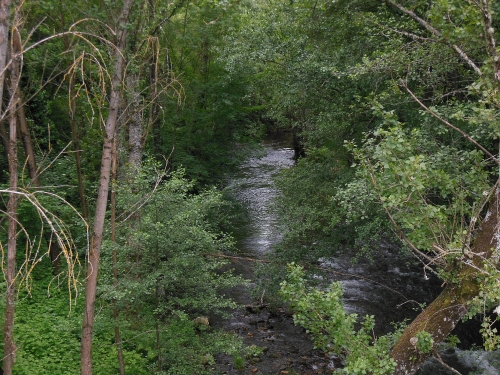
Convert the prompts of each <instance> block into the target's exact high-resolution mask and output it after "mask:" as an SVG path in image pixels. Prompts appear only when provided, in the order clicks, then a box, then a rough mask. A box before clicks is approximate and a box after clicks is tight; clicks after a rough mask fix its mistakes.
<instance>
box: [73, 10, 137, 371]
mask: <svg viewBox="0 0 500 375" xmlns="http://www.w3.org/2000/svg"><path fill="white" fill-rule="evenodd" d="M133 6H134V0H125V1H124V2H123V4H122V8H121V11H120V15H119V17H118V19H117V20H116V22H117V25H116V29H115V34H116V44H115V52H114V56H115V64H114V71H113V76H112V77H113V78H112V81H111V93H110V100H109V111H108V117H107V120H106V124H105V125H104V129H105V138H104V144H103V149H102V164H101V171H100V180H99V190H98V195H97V202H96V211H95V218H94V229H93V233H92V243H91V248H90V252H89V259H88V270H87V275H88V276H87V281H86V284H85V309H84V313H83V331H82V352H81V361H82V375H91V374H92V329H93V325H94V313H95V299H96V291H97V275H98V270H99V259H100V252H101V245H102V239H103V232H104V222H105V216H106V209H107V201H108V191H109V181H110V174H111V163H112V159H113V156H112V151H113V139H114V137H115V136H116V130H115V129H116V124H117V120H118V113H119V111H120V105H121V98H122V91H121V90H122V89H121V83H122V82H123V81H124V69H125V59H124V53H125V42H126V39H127V30H128V29H127V22H128V18H129V16H130V13H131V11H132V8H133Z"/></svg>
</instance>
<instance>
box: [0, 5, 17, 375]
mask: <svg viewBox="0 0 500 375" xmlns="http://www.w3.org/2000/svg"><path fill="white" fill-rule="evenodd" d="M0 13H1V12H0ZM17 18H18V14H17V13H16V22H17ZM16 26H17V25H15V26H14V28H13V30H12V50H11V56H12V64H11V66H10V87H9V92H10V96H11V102H10V106H9V108H8V111H9V150H8V152H9V173H10V178H9V184H10V185H9V189H10V191H11V193H10V195H9V201H8V203H7V212H8V216H9V218H8V222H9V229H8V234H7V235H8V240H7V267H6V269H5V281H6V283H7V291H6V306H5V325H4V359H3V369H4V374H6V375H12V369H13V366H14V363H15V361H16V346H15V344H14V312H15V281H16V247H17V207H18V200H19V198H18V195H17V191H16V190H17V182H18V174H17V168H18V159H17V116H16V110H17V103H18V101H19V97H18V95H17V94H18V93H19V90H18V89H17V88H18V84H19V75H20V66H21V57H20V55H19V52H20V51H21V36H20V34H19V31H18V30H17V28H16Z"/></svg>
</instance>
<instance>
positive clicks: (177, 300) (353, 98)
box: [0, 0, 500, 374]
mask: <svg viewBox="0 0 500 375" xmlns="http://www.w3.org/2000/svg"><path fill="white" fill-rule="evenodd" d="M7 3H8V5H7ZM0 6H1V7H2V9H3V10H5V9H7V11H5V12H0V18H2V17H7V18H5V19H3V18H2V19H1V20H0V29H1V28H2V27H4V26H5V25H7V28H6V29H5V30H6V31H5V33H4V34H2V35H8V37H5V38H0V68H1V66H3V65H2V64H5V66H6V68H5V69H3V68H1V69H0V82H1V84H2V87H1V88H0V94H1V95H3V96H2V100H0V101H2V102H3V107H2V111H0V120H1V121H0V122H1V124H0V130H1V132H0V133H1V134H0V136H1V138H2V145H1V147H2V152H3V154H4V158H2V159H0V184H1V191H0V192H1V194H2V199H3V200H2V204H1V205H2V207H1V210H2V214H3V217H2V220H1V228H2V229H3V231H2V234H1V238H0V240H1V247H2V252H3V253H2V254H4V252H5V257H4V258H2V259H3V262H4V263H3V264H2V267H3V270H4V273H5V283H4V284H2V285H3V288H4V289H5V291H6V299H5V301H6V302H5V303H4V305H3V307H2V309H3V310H4V311H5V315H6V320H5V324H4V325H5V327H4V328H5V330H4V338H5V340H4V345H7V347H6V349H5V350H6V351H10V353H6V354H5V356H4V357H5V358H4V363H6V364H8V366H10V365H14V372H15V373H17V374H24V373H31V374H35V373H40V374H41V373H49V372H50V373H53V374H56V373H61V374H62V373H68V374H69V373H75V372H77V371H78V370H77V369H78V367H79V364H78V363H79V360H80V359H79V356H78V350H79V344H78V341H79V340H80V339H82V342H83V341H84V338H85V337H83V338H82V337H81V336H85V334H84V333H82V331H81V324H82V323H81V322H80V319H81V315H82V314H84V315H85V317H88V316H89V314H88V311H90V310H91V311H92V314H93V313H94V311H95V312H96V314H97V315H96V317H95V319H93V318H92V319H90V320H91V324H90V326H89V325H88V324H87V323H85V320H84V323H83V324H84V326H85V324H87V326H85V327H84V328H85V329H87V332H90V336H92V332H93V334H94V336H93V341H94V352H93V355H94V357H95V360H94V363H95V366H94V367H95V368H94V372H95V373H102V374H105V373H112V372H117V371H121V372H123V366H125V369H126V372H128V373H134V374H141V373H157V374H193V373H200V374H201V373H211V371H213V367H212V366H213V363H214V359H213V358H214V355H215V354H217V353H219V352H227V353H229V354H232V355H235V356H238V353H239V351H241V350H243V349H242V347H241V343H239V342H238V341H237V340H235V339H234V338H232V337H231V336H227V335H224V334H222V333H220V332H217V331H215V330H212V329H211V328H210V327H208V326H206V325H204V324H201V325H200V321H204V318H203V317H204V316H205V315H209V314H213V313H218V312H222V311H227V309H228V308H232V307H234V304H233V303H232V302H231V301H230V300H228V299H226V298H225V297H224V296H223V293H224V292H223V291H224V290H227V288H230V287H232V286H234V285H236V284H237V283H241V282H243V281H242V280H240V279H239V278H237V277H234V276H233V275H232V274H231V272H229V271H227V267H226V263H225V262H223V261H222V260H221V259H223V255H224V254H226V253H228V252H231V251H233V241H232V239H231V237H230V235H229V234H228V232H229V231H230V230H231V224H232V221H231V219H230V218H229V215H230V213H229V212H230V207H229V203H228V202H226V201H225V200H224V199H223V197H222V196H221V194H220V193H219V192H218V190H217V188H218V187H220V185H221V181H222V179H221V176H223V174H224V173H227V172H228V171H229V170H230V169H231V168H234V167H235V166H236V165H237V162H238V160H239V158H242V157H244V155H241V154H239V155H235V153H234V149H235V145H237V144H238V143H242V142H253V141H255V140H258V139H259V137H261V136H263V135H264V134H265V133H266V132H268V133H271V132H274V131H277V130H284V131H287V132H290V133H291V136H292V138H293V147H294V150H295V156H296V158H297V163H296V165H295V167H294V168H291V169H289V170H286V171H284V172H283V173H282V174H281V175H280V176H279V177H278V178H277V181H276V183H277V186H278V188H279V189H280V191H281V192H282V196H281V197H280V201H279V207H280V212H281V217H282V218H283V219H284V220H283V231H284V235H283V240H282V242H281V243H280V244H279V245H278V246H277V247H276V249H275V252H274V253H273V254H272V255H270V263H268V264H267V265H264V266H263V267H262V268H261V269H260V271H259V272H260V275H262V276H263V277H262V278H261V280H260V281H259V282H261V283H263V284H264V283H267V284H266V285H263V287H264V288H266V290H267V293H266V295H267V296H270V295H275V296H277V295H278V294H279V293H278V292H279V284H280V282H282V281H283V275H284V274H285V273H284V272H283V271H284V269H285V267H286V266H285V265H286V264H287V263H289V262H295V263H297V264H301V265H303V266H304V267H305V268H310V267H311V265H315V264H317V262H318V261H319V260H321V259H325V258H328V257H334V256H335V254H336V253H337V252H338V251H340V250H342V249H344V248H346V247H354V248H356V249H357V250H358V252H359V254H360V256H368V257H372V258H373V257H376V252H374V251H372V250H373V249H375V248H376V247H377V244H378V243H379V242H380V240H381V239H390V240H392V241H398V240H402V251H407V252H411V253H413V254H414V255H415V256H416V257H417V258H418V259H419V260H420V261H421V262H422V263H423V264H424V269H425V271H426V272H427V271H428V272H434V273H436V274H438V275H439V276H440V277H441V278H442V279H443V281H444V282H445V284H447V287H446V288H445V291H447V292H448V293H450V295H452V297H450V298H451V299H449V300H453V298H455V297H456V298H457V299H456V300H453V301H455V302H456V305H457V306H458V305H460V306H462V307H463V308H462V309H461V310H460V312H459V313H457V314H456V316H459V317H460V318H461V317H464V316H465V315H466V313H467V316H473V315H476V314H482V315H483V316H485V321H484V323H483V329H482V334H483V336H484V338H485V346H486V347H487V348H488V349H495V348H498V347H499V346H500V340H499V339H498V336H497V335H496V331H495V327H494V325H493V323H494V321H493V320H495V318H492V317H488V313H489V312H490V311H491V310H492V309H493V308H494V307H496V306H498V305H499V304H500V297H499V295H498V280H499V279H500V278H499V277H498V271H497V269H498V264H497V263H498V260H499V258H500V256H499V255H498V248H500V246H498V242H499V241H500V237H498V235H497V231H498V228H497V227H498V225H497V223H496V222H494V223H492V224H491V225H490V224H489V223H490V222H489V221H488V220H490V219H491V217H492V215H493V216H494V215H496V214H495V212H494V209H495V207H496V202H497V200H498V197H497V196H498V195H500V193H498V188H497V182H496V181H497V179H498V164H500V163H499V161H498V160H499V157H498V145H497V142H498V139H499V134H500V133H499V131H500V127H499V125H498V124H499V122H498V110H499V104H500V98H499V96H498V95H499V90H498V87H499V86H498V85H499V81H500V62H499V61H500V57H499V56H498V52H497V49H496V39H495V38H496V36H497V31H496V28H497V26H498V24H499V22H498V20H497V18H496V14H497V13H498V12H499V11H500V9H499V5H498V3H495V2H492V1H489V0H481V1H479V0H478V1H476V0H470V1H458V0H439V1H432V2H431V1H413V0H401V1H393V0H384V1H375V0H350V1H348V0H336V1H327V0H272V1H264V0H262V1H261V0H258V1H250V0H249V1H225V0H176V1H156V0H150V1H144V2H140V1H134V0H123V1H118V2H110V1H94V0H92V1H80V0H75V1H72V2H63V1H59V2H57V1H53V0H38V1H25V2H22V1H14V2H13V3H12V6H11V7H10V8H5V7H7V6H10V2H5V4H4V3H2V4H0ZM2 30H3V29H2ZM9 30H10V31H9ZM4 42H5V43H4ZM7 49H9V50H7ZM7 52H9V53H7ZM21 57H22V58H21ZM4 83H5V84H4ZM4 86H5V87H4ZM110 129H113V131H111V130H110ZM17 173H18V174H19V175H17ZM110 180H112V181H111V185H110V184H109V181H110ZM109 186H111V190H110V191H108V187H109ZM214 186H217V187H214ZM487 212H489V213H487ZM481 223H482V224H483V225H481ZM99 228H100V229H99ZM487 228H493V234H485V233H486V232H487ZM495 228H496V229H495ZM101 232H102V233H101ZM101 234H102V235H101ZM488 236H489V237H488ZM483 240H484V241H483ZM16 241H17V242H16ZM483 243H486V244H487V245H486V246H483V247H482V245H481V244H483ZM96 244H97V245H96ZM101 244H102V246H101ZM492 247H493V248H492ZM101 248H102V253H101ZM95 254H98V255H97V256H96V255H95ZM87 261H89V262H87ZM91 261H95V263H92V262H91ZM89 264H92V266H89ZM35 265H36V266H37V267H34V266H35ZM97 265H98V266H99V273H97V268H98V267H97ZM92 267H95V268H96V271H95V273H93V270H92ZM301 272H302V271H300V269H297V268H295V269H293V270H292V275H291V278H292V281H291V282H290V283H288V284H283V285H284V286H283V287H282V289H281V294H282V296H284V297H285V298H286V299H287V300H288V301H289V302H290V303H291V306H294V307H295V309H296V310H297V321H298V322H299V323H300V324H303V325H304V326H306V327H307V328H308V329H309V330H311V332H312V333H313V334H314V336H315V338H316V340H317V344H318V346H320V347H322V348H323V349H324V350H330V349H329V348H330V347H334V348H335V350H336V351H337V352H339V353H340V352H342V351H348V352H350V353H353V354H352V355H354V357H352V358H355V357H356V356H357V357H360V355H359V353H360V351H362V349H361V348H363V347H366V348H368V347H369V348H370V349H369V350H370V352H369V353H370V355H369V356H370V357H371V358H372V360H373V361H379V362H380V364H381V368H382V369H381V370H380V373H390V372H391V371H393V369H394V364H395V363H396V366H397V367H396V370H395V371H396V372H398V371H399V373H401V372H402V371H406V370H408V371H409V372H412V371H414V368H413V367H412V368H411V369H410V367H411V366H410V365H408V363H409V362H412V363H415V366H417V362H418V361H420V359H422V358H424V357H425V356H424V354H428V353H430V352H431V351H432V350H431V349H432V348H433V347H434V346H435V345H437V344H438V343H439V341H442V340H443V339H444V337H441V336H440V335H441V333H439V334H437V333H436V332H438V331H439V332H445V331H446V332H448V331H447V330H445V329H443V330H441V328H440V327H438V328H436V330H435V331H436V332H431V331H432V330H429V332H427V331H424V330H422V329H420V328H418V329H417V328H414V327H413V326H412V325H410V326H409V327H408V329H407V330H405V331H404V332H400V333H401V335H400V336H399V337H401V338H402V339H401V340H406V341H410V340H409V338H411V339H416V340H417V341H415V340H413V341H414V342H417V343H418V342H420V344H418V345H417V349H419V351H418V353H419V355H418V356H417V357H418V360H413V359H414V358H416V357H415V353H413V352H412V353H410V354H408V356H407V358H413V359H411V360H408V359H401V358H403V357H401V356H400V354H401V353H400V352H408V353H409V352H411V351H412V350H414V348H412V347H410V348H409V349H408V348H404V349H401V350H400V349H398V348H400V347H401V346H400V341H391V340H392V339H387V338H385V339H379V341H377V342H375V341H376V340H374V339H373V338H372V337H370V335H369V332H368V331H369V330H370V329H369V328H370V327H371V324H372V321H371V318H370V319H368V320H366V321H365V323H363V324H362V328H361V330H360V331H357V332H356V330H355V329H354V328H353V327H354V322H355V320H356V317H353V316H350V315H348V314H346V313H345V312H344V311H343V307H342V304H341V302H340V298H341V297H340V290H339V287H338V286H332V287H331V289H330V290H329V291H328V292H326V293H325V292H321V291H318V290H314V289H311V288H310V287H309V286H307V282H306V281H305V280H308V279H307V277H306V276H305V275H302V273H301ZM85 274H87V276H84V275H85ZM97 275H98V283H97V286H98V287H97V292H95V291H94V293H97V294H96V295H94V296H93V297H92V293H91V292H88V291H86V292H85V294H86V302H85V306H84V303H83V301H82V299H81V298H80V297H81V295H82V294H84V291H83V289H84V286H88V285H90V279H91V277H90V276H92V277H94V276H95V277H97ZM264 276H265V277H264ZM9 280H11V282H9ZM63 280H64V281H63ZM287 288H288V289H287ZM290 288H291V289H290ZM453 288H455V289H453ZM451 289H453V290H452V291H450V290H451ZM14 290H16V291H18V292H17V294H15V293H14V292H13V291H14ZM47 290H48V291H49V294H50V298H47V292H46V291H47ZM453 293H455V294H454V296H455V297H453ZM89 296H90V297H89ZM96 296H97V299H96V301H95V302H93V299H92V298H95V297H96ZM460 298H462V299H460ZM14 301H15V302H16V306H17V310H16V311H15V314H14ZM450 303H451V302H450ZM70 307H71V313H70V314H69V315H68V309H69V308H70ZM89 309H90V310H89ZM446 309H447V307H443V308H442V309H441V310H442V311H444V310H446ZM319 310H321V312H320V313H319V316H321V317H323V316H327V317H329V318H331V319H330V320H328V319H326V320H325V321H322V320H321V319H320V320H316V319H315V318H313V316H318V314H316V313H315V314H316V315H314V314H312V312H313V311H315V312H316V311H319ZM496 311H498V307H497V310H496ZM37 312H38V314H37ZM422 314H424V315H422V317H423V318H422V319H427V318H426V317H425V310H424V312H423V313H422ZM14 315H15V316H14ZM449 315H450V316H453V319H458V318H456V317H455V315H453V314H452V313H449ZM92 316H93V315H92ZM497 316H498V314H497ZM197 318H200V319H201V320H200V319H198V320H197ZM333 318H335V319H337V320H338V321H339V322H341V324H336V327H337V328H338V327H339V326H340V327H341V328H342V330H341V331H338V330H336V329H337V328H335V327H333V328H332V326H331V325H324V324H327V323H328V324H330V323H331V322H334V321H337V320H335V319H333ZM429 319H430V318H429ZM450 319H451V318H450ZM14 321H15V327H16V328H15V329H14V339H12V338H11V333H10V331H9V330H10V329H11V328H12V325H13V324H14ZM94 323H95V326H93V327H91V325H92V324H94ZM333 325H335V324H333ZM56 333H57V339H56ZM326 333H327V334H326ZM448 333H449V332H448ZM407 335H409V336H408V337H407ZM443 335H444V336H446V335H447V333H446V334H443ZM87 336H88V335H87ZM394 337H396V336H394ZM87 338H88V337H87ZM347 339H349V340H351V339H352V341H349V342H347V341H345V342H344V341H342V340H347ZM407 339H408V340H407ZM383 340H386V341H383ZM14 343H15V346H12V345H14ZM41 343H43V344H44V345H41ZM90 343H92V337H91V339H90ZM11 344H12V345H11ZM372 344H376V345H372ZM391 346H392V350H393V351H392V353H391V352H390V350H391ZM382 347H383V348H382ZM9 348H10V349H9ZM14 348H15V349H14ZM398 350H400V351H398ZM13 353H16V355H15V356H14V354H13ZM356 353H358V354H356ZM389 356H392V359H391V358H389ZM123 358H125V360H123ZM349 358H351V357H349ZM12 359H15V360H12ZM346 361H347V362H346V365H347V367H346V368H347V370H346V371H348V372H349V371H350V372H351V373H362V372H363V371H365V370H366V371H371V372H372V373H376V370H374V369H369V367H367V366H369V365H367V364H366V363H364V362H363V363H362V362H356V361H357V359H353V360H352V361H351V359H347V360H346ZM407 365H408V366H409V367H404V366H407ZM415 366H414V367H415ZM120 367H122V368H121V369H120ZM403 367H404V368H403ZM377 371H378V370H377Z"/></svg>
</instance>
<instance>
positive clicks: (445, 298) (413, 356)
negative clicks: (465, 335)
mask: <svg viewBox="0 0 500 375" xmlns="http://www.w3.org/2000/svg"><path fill="white" fill-rule="evenodd" d="M499 204H500V187H497V188H496V190H495V194H494V196H493V198H492V200H491V202H490V207H489V210H488V213H487V214H486V217H485V220H484V221H483V223H482V224H481V228H480V229H479V233H478V235H477V237H476V239H475V241H474V246H473V248H472V251H471V252H470V254H472V255H471V258H470V259H468V260H467V261H465V262H464V264H463V266H462V269H461V271H460V273H459V274H458V280H460V281H459V283H450V284H448V285H447V286H446V287H445V289H444V290H443V291H442V292H441V294H440V295H439V296H438V297H437V298H436V299H435V300H434V301H433V302H432V303H431V304H430V305H429V306H428V307H427V308H426V309H425V310H424V311H422V312H421V313H420V315H419V316H418V317H417V318H416V319H415V320H414V321H413V322H412V323H411V324H410V325H409V326H408V328H406V329H405V331H404V332H403V335H402V336H401V337H400V339H399V340H398V342H397V343H396V345H395V346H394V348H393V350H392V352H391V357H392V358H394V360H395V361H396V363H397V368H396V372H395V375H411V374H414V373H415V372H416V371H417V370H418V368H419V367H420V366H421V365H422V363H423V362H424V361H425V359H426V358H427V357H428V356H429V355H428V354H423V353H419V352H418V350H417V348H416V345H415V339H416V337H415V336H416V334H417V333H418V332H420V331H426V332H428V333H430V334H431V335H432V338H433V340H434V342H435V343H436V344H437V343H440V342H442V341H443V340H444V339H445V338H446V337H447V336H448V335H449V334H450V333H451V331H452V330H453V329H454V328H455V326H456V324H457V323H458V322H459V321H460V320H461V319H462V318H463V317H464V315H465V314H466V313H467V311H468V310H467V302H469V301H470V300H471V299H472V298H474V297H475V296H477V295H478V293H479V288H480V281H478V278H479V277H480V276H482V274H481V268H482V267H483V264H482V263H483V262H484V260H485V259H489V258H490V257H491V255H492V253H493V251H495V250H494V249H498V248H499V246H500V243H499V237H498V232H499V230H500V210H499Z"/></svg>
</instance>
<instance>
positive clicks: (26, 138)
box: [17, 87, 40, 187]
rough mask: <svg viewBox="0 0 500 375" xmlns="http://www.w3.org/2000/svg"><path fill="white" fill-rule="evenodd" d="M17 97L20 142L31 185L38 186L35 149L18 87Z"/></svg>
mask: <svg viewBox="0 0 500 375" xmlns="http://www.w3.org/2000/svg"><path fill="white" fill-rule="evenodd" d="M17 97H18V98H19V105H18V109H17V120H18V124H19V132H20V134H21V142H22V143H23V148H24V154H25V156H26V158H27V164H28V173H29V175H30V178H31V183H32V185H34V186H35V187H40V181H39V179H38V174H37V167H36V159H35V150H34V148H33V142H32V141H31V134H30V131H29V128H28V121H27V120H26V112H25V111H24V104H23V103H22V95H21V89H20V88H19V87H18V88H17Z"/></svg>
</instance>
